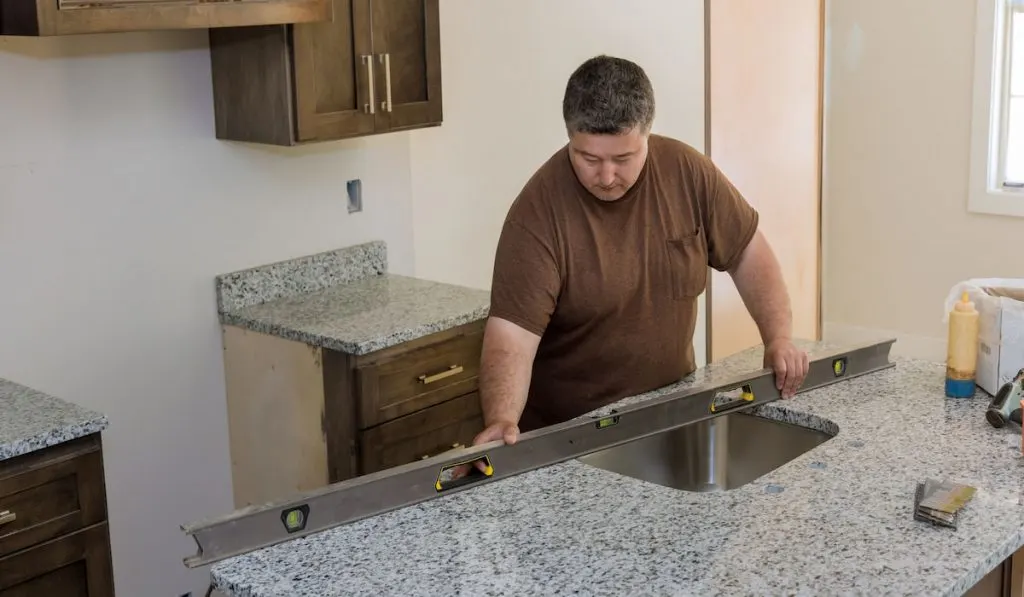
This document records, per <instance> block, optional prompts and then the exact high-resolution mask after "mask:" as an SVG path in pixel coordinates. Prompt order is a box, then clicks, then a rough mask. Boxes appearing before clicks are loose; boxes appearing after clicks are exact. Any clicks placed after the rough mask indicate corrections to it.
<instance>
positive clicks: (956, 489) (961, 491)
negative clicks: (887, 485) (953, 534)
mask: <svg viewBox="0 0 1024 597" xmlns="http://www.w3.org/2000/svg"><path fill="white" fill-rule="evenodd" d="M975 492H976V489H975V488H974V487H971V486H970V485H963V484H961V483H953V482H952V481H939V480H936V479H928V480H926V481H925V482H924V483H918V484H917V491H916V492H915V493H914V518H915V519H917V520H921V521H924V522H930V523H932V524H937V525H940V526H945V527H950V528H953V529H955V528H956V526H957V521H958V519H959V514H960V510H961V509H962V508H963V507H964V506H966V505H967V503H968V502H969V501H971V498H973V497H974V494H975Z"/></svg>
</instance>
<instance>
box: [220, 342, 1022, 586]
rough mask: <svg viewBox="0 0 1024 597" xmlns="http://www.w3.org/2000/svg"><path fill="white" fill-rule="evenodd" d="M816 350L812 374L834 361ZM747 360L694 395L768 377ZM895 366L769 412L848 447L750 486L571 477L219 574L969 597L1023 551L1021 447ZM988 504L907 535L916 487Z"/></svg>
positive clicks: (970, 406) (699, 380) (931, 378)
mask: <svg viewBox="0 0 1024 597" xmlns="http://www.w3.org/2000/svg"><path fill="white" fill-rule="evenodd" d="M810 346H811V349H812V350H811V356H812V358H813V357H814V354H815V353H817V352H818V351H820V350H828V349H829V348H830V347H829V346H828V345H826V344H823V343H818V344H815V345H810ZM760 358H761V351H760V349H753V350H750V351H747V352H745V353H742V354H740V355H737V356H735V357H733V358H731V359H729V360H727V361H725V362H722V363H716V364H713V365H711V366H709V367H706V368H702V369H700V370H698V371H697V372H696V373H695V374H694V375H692V376H691V377H690V378H688V379H687V380H684V381H683V382H681V383H679V384H675V385H673V386H670V387H667V388H663V389H661V390H658V391H655V392H651V393H649V394H645V395H642V396H637V397H632V398H629V399H626V400H623V401H621V402H619V403H618V404H616V405H610V406H608V407H606V408H604V409H601V410H600V411H597V412H598V413H603V412H606V411H608V410H610V409H611V408H614V407H616V406H621V405H624V404H628V403H633V402H636V401H638V400H645V399H648V398H652V397H656V396H659V395H663V394H664V393H666V392H670V391H674V390H678V389H680V388H682V387H687V386H698V385H708V386H714V385H718V384H720V383H724V382H725V380H727V379H730V378H731V376H733V375H736V374H742V373H744V372H749V371H751V370H754V369H757V368H759V366H760V362H761V361H760ZM894 362H895V363H896V366H895V367H893V368H890V369H886V370H884V371H881V372H878V373H874V374H871V375H867V376H863V377H859V378H852V379H849V380H846V381H843V382H840V383H837V384H834V385H831V386H827V387H823V388H819V389H817V390H814V391H810V392H807V393H804V394H800V395H798V396H797V397H796V398H794V399H791V400H785V401H776V402H774V403H770V404H767V405H763V406H760V407H758V408H757V409H756V414H758V415H760V416H764V417H768V418H773V419H778V420H783V421H788V422H793V423H797V424H800V425H804V426H807V427H812V428H816V429H819V430H823V431H826V432H828V433H830V434H835V436H834V437H832V438H831V439H829V440H828V441H826V442H825V443H823V444H821V445H819V446H818V447H817V448H814V449H812V450H810V451H808V452H806V453H804V454H803V455H801V456H799V457H797V458H796V459H794V460H792V461H790V462H789V463H787V464H785V465H783V466H782V467H780V468H778V469H776V470H775V471H773V472H770V473H768V474H766V475H764V476H763V477H761V478H759V479H756V480H754V481H752V482H750V483H748V484H747V485H744V486H742V487H739V488H736V489H733V490H731V491H727V492H717V493H695V492H684V491H679V490H675V489H671V488H668V487H664V486H661V485H656V484H652V483H646V482H642V481H638V480H635V479H632V478H629V477H625V476H620V475H618V474H615V473H612V472H608V471H605V470H601V469H598V468H594V467H591V466H588V465H585V464H583V463H581V462H580V461H578V460H570V461H566V462H564V463H560V464H556V465H553V466H549V467H545V468H542V469H538V470H535V471H532V472H529V473H525V474H523V475H518V476H515V477H512V478H508V479H502V480H499V481H495V482H491V483H488V484H485V485H481V486H479V487H476V488H472V489H468V490H466V491H462V492H459V493H455V494H452V495H450V496H448V497H442V498H437V499H433V500H430V501H427V502H424V503H421V504H418V505H414V506H410V507H407V508H403V509H401V510H397V511H393V512H390V513H386V514H382V515H379V516H376V517H373V518H370V519H366V520H362V521H359V522H356V523H353V524H350V525H346V526H342V527H339V528H335V529H331V530H328V531H324V532H321V533H317V534H314V535H310V536H308V537H303V538H298V539H295V540H292V541H289V542H286V543H282V544H279V545H276V546H271V547H268V548H264V549H261V550H257V551H253V552H250V553H248V554H244V555H241V556H236V557H234V558H231V559H227V560H224V561H222V562H217V563H215V564H213V565H212V567H211V573H212V579H213V584H214V586H215V587H217V588H219V589H221V590H222V591H224V592H225V593H226V594H227V595H229V596H231V597H270V596H273V597H285V596H296V597H328V596H330V597H333V596H338V595H373V596H380V595H402V596H416V595H433V594H436V593H437V592H438V591H440V590H443V592H445V593H451V594H463V595H510V594H531V595H564V594H587V595H719V594H727V595H745V594H758V595H761V594H775V595H782V594H786V595H790V594H799V595H812V594H813V595H819V594H820V595H837V594H865V595H883V594H884V595H949V596H953V595H960V594H962V593H963V592H964V591H965V590H967V589H968V588H969V587H971V586H973V585H974V584H976V583H977V582H978V581H979V580H980V579H981V578H982V577H983V576H985V574H986V573H987V572H989V571H990V570H991V569H992V568H993V567H994V566H996V565H998V563H999V562H1001V561H1002V560H1004V559H1005V558H1007V557H1008V556H1010V555H1011V554H1012V553H1013V552H1014V551H1016V550H1017V549H1018V548H1019V547H1021V545H1022V544H1024V474H1022V473H1024V470H1022V467H1024V460H1022V458H1021V455H1020V428H1019V427H1007V428H1005V429H995V428H992V427H991V426H990V425H989V424H988V423H987V422H986V421H985V419H984V411H985V407H986V405H987V403H988V398H987V397H986V396H984V395H979V396H978V397H976V398H974V399H968V400H954V399H947V398H945V397H944V395H943V375H944V372H945V369H944V367H943V366H942V364H940V363H928V362H919V361H910V360H900V359H894ZM928 477H940V478H947V479H950V480H954V481H959V482H964V483H968V484H971V485H973V486H975V487H976V488H977V490H978V491H977V494H976V495H975V497H974V499H973V501H972V502H971V503H970V504H969V505H968V506H967V507H966V508H965V509H964V510H963V511H962V512H961V515H960V521H959V528H958V529H956V530H953V529H946V528H940V527H933V526H931V525H928V524H926V523H922V522H918V521H915V520H914V519H913V516H912V510H913V497H914V490H915V486H916V483H917V482H919V481H924V480H925V479H926V478H928Z"/></svg>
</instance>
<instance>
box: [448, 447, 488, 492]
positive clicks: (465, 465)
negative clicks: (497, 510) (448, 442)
mask: <svg viewBox="0 0 1024 597" xmlns="http://www.w3.org/2000/svg"><path fill="white" fill-rule="evenodd" d="M492 475H494V467H493V466H492V465H491V460H490V458H488V457H487V455H486V454H485V455H483V456H481V457H479V458H471V459H469V460H463V461H460V462H453V463H451V464H448V465H445V466H443V467H441V470H440V471H439V472H438V473H437V481H436V482H435V483H434V489H436V490H437V491H438V492H439V493H440V492H442V491H448V490H449V489H455V488H456V487H463V486H465V485H469V484H470V483H477V482H479V481H483V480H484V479H489V478H490V477H491V476H492Z"/></svg>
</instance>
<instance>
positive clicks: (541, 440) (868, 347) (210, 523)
mask: <svg viewBox="0 0 1024 597" xmlns="http://www.w3.org/2000/svg"><path fill="white" fill-rule="evenodd" d="M893 342H895V339H889V340H885V341H882V342H876V343H871V344H862V345H857V346H854V347H848V348H844V349H837V350H833V351H830V352H828V353H826V354H822V355H820V356H818V357H816V358H815V359H814V360H812V361H811V362H810V366H809V370H808V373H807V377H806V378H805V380H804V383H803V385H802V386H801V389H800V392H801V393H803V392H808V391H810V390H813V389H816V388H820V387H823V386H827V385H830V384H833V383H836V382H841V381H843V380H847V379H850V378H853V377H857V376H861V375H865V374H868V373H873V372H876V371H881V370H883V369H886V368H889V367H892V366H893V364H892V363H890V362H889V351H890V349H891V347H892V344H893ZM779 398H781V394H780V392H779V390H778V389H777V388H776V387H775V374H774V373H773V372H772V371H771V370H770V369H760V370H757V371H753V372H750V373H745V374H738V375H735V376H733V377H731V378H728V379H727V380H726V381H724V382H723V383H721V384H719V385H717V386H715V387H697V388H685V389H682V390H679V391H677V392H674V393H671V394H668V395H666V396H662V397H659V398H653V399H650V400H645V401H642V402H639V403H636V404H631V405H628V406H625V407H623V408H621V409H620V410H618V411H612V412H611V413H609V414H607V415H604V416H594V417H587V418H581V419H573V420H570V421H566V422H564V423H560V424H558V425H553V426H550V427H544V428H541V429H537V430H534V431H530V432H527V433H524V434H522V435H521V436H520V437H519V441H517V442H516V443H515V444H513V445H506V444H505V443H504V442H502V441H500V440H498V441H494V442H490V443H487V444H482V445H479V446H472V447H468V448H463V449H458V450H452V451H449V452H445V453H443V454H439V455H437V456H434V457H432V458H428V459H426V460H419V461H416V462H412V463H409V464H405V465H402V466H398V467H395V468H390V469H386V470H383V471H378V472H376V473H372V474H369V475H365V476H361V477H356V478H353V479H348V480H345V481H341V482H338V483H334V484H332V485H328V486H325V487H322V488H318V489H315V490H312V491H308V492H305V493H301V494H299V495H296V496H293V497H289V498H287V499H284V500H281V501H276V502H271V503H267V504H263V505H258V506H249V507H246V508H242V509H240V510H237V511H235V512H233V513H231V514H229V515H227V516H224V517H221V518H216V519H212V520H206V521H201V522H197V523H193V524H187V525H182V527H181V529H182V530H183V531H184V532H185V533H186V534H188V535H191V536H192V537H193V539H195V541H196V544H197V546H198V551H197V553H196V554H195V555H192V556H190V557H187V558H185V560H184V562H185V565H186V566H188V567H189V568H195V567H197V566H202V565H205V564H210V563H212V562H216V561H219V560H223V559H225V558H229V557H233V556H237V555H241V554H244V553H248V552H250V551H253V550H256V549H260V548H263V547H268V546H270V545H275V544H277V543H281V542H283V541H288V540H290V539H295V538H298V537H302V536H305V535H309V534H312V533H317V532H320V531H323V530H326V529H330V528H333V527H337V526H340V525H343V524H348V523H351V522H355V521H358V520H361V519H364V518H369V517H371V516H375V515H378V514H382V513H385V512H389V511H392V510H397V509H399V508H403V507H405V506H410V505H413V504H417V503H420V502H423V501H426V500H430V499H434V498H438V497H444V496H447V495H449V494H452V493H456V492H458V491H462V490H465V489H469V488H471V487H475V486H477V485H482V484H485V483H490V482H493V481H497V480H498V479H506V478H508V477H512V476H515V475H519V474H522V473H525V472H528V471H531V470H534V469H538V468H541V467H545V466H550V465H552V464H556V463H559V462H563V461H565V460H570V459H572V458H576V457H579V456H583V455H586V454H589V453H591V452H595V451H597V450H603V449H605V448H610V447H614V446H617V445H620V444H624V443H627V442H631V441H633V440H636V439H640V438H643V437H647V436H649V435H653V434H656V433H662V432H664V431H668V430H671V429H675V428H678V427H681V426H684V425H689V424H692V423H696V422H698V421H703V420H706V419H710V418H713V417H717V416H720V415H722V414H725V413H730V412H734V411H736V410H738V409H749V408H753V407H755V406H758V405H761V404H766V403H769V402H772V401H775V400H778V399H779ZM477 463H480V464H482V466H479V467H477V466H468V469H469V470H470V472H469V473H468V474H466V475H465V476H462V477H461V478H457V479H453V478H452V475H451V473H452V471H453V470H455V469H461V470H465V469H466V468H467V466H466V465H474V464H477Z"/></svg>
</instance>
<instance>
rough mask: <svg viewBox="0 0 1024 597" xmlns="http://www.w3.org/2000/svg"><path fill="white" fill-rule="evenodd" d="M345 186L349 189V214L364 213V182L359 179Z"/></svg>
mask: <svg viewBox="0 0 1024 597" xmlns="http://www.w3.org/2000/svg"><path fill="white" fill-rule="evenodd" d="M345 186H346V187H348V213H355V212H357V211H363V181H361V180H359V179H358V178H357V179H355V180H350V181H348V182H347V183H346V185H345Z"/></svg>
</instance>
